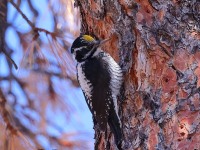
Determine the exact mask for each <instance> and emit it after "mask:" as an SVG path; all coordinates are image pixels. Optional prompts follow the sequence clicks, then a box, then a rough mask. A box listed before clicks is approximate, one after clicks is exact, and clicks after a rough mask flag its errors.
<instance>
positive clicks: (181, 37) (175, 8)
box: [75, 0, 200, 150]
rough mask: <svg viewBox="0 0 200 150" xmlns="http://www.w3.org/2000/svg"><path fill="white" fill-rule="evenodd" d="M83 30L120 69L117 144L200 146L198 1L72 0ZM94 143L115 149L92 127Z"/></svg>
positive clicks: (151, 148) (108, 138)
mask: <svg viewBox="0 0 200 150" xmlns="http://www.w3.org/2000/svg"><path fill="white" fill-rule="evenodd" d="M75 6H76V7H78V8H79V9H80V14H81V19H82V26H81V32H82V33H85V34H90V35H93V36H95V37H97V38H100V39H105V38H111V40H110V41H109V42H108V43H107V44H105V46H104V47H103V49H104V50H105V51H107V52H109V53H110V54H111V55H112V56H113V57H114V58H115V60H116V61H118V62H119V64H120V66H121V67H122V69H123V71H124V78H125V83H124V95H122V96H121V97H120V98H119V103H120V108H121V109H120V116H121V120H122V124H123V134H124V142H123V145H122V149H129V150H134V149H149V150H154V149H158V150H163V149H173V150H177V149H179V150H181V149H182V150H185V149H190V150H193V149H200V144H199V143H200V111H199V110H200V95H199V94H200V87H199V86H200V80H199V77H200V67H199V66H200V1H199V0H133V1H131V0H118V1H117V0H116V1H115V0H114V1H112V0H107V1H106V0H76V1H75ZM95 140H96V142H95V149H100V150H101V149H105V148H106V149H113V150H115V149H117V147H116V145H115V142H114V138H113V135H112V133H111V132H110V131H109V129H108V131H107V132H106V133H105V134H100V133H99V132H98V131H95Z"/></svg>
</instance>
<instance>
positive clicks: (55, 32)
mask: <svg viewBox="0 0 200 150" xmlns="http://www.w3.org/2000/svg"><path fill="white" fill-rule="evenodd" d="M0 7H1V9H0V19H1V20H0V26H1V33H0V34H1V40H0V41H1V49H2V51H1V53H0V103H1V104H0V114H1V115H0V149H15V150H16V149H20V150H22V149H45V150H47V149H48V150H52V149H59V150H62V149H75V150H76V149H77V150H78V149H80V150H82V149H93V143H94V140H93V138H94V131H93V123H92V116H91V114H90V112H89V110H88V108H87V106H86V103H85V99H84V97H83V94H82V91H81V89H80V87H79V85H78V83H77V80H76V62H75V61H74V59H73V58H72V56H71V54H70V46H71V44H72V42H73V40H74V39H75V38H76V37H77V36H78V35H79V29H80V16H79V12H78V9H77V8H74V1H73V0H40V1H36V0H15V1H10V2H7V0H3V1H1V2H0ZM2 43H3V44H2ZM6 55H7V56H6ZM12 61H13V62H12ZM16 68H18V69H16Z"/></svg>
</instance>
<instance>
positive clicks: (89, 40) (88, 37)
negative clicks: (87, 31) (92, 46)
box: [83, 35, 95, 42]
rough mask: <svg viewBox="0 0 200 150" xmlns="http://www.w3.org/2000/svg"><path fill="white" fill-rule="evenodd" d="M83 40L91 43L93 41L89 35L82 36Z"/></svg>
mask: <svg viewBox="0 0 200 150" xmlns="http://www.w3.org/2000/svg"><path fill="white" fill-rule="evenodd" d="M83 39H84V40H85V41H87V42H92V41H94V40H95V39H94V38H93V37H91V36H90V35H83Z"/></svg>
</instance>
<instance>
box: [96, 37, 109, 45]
mask: <svg viewBox="0 0 200 150" xmlns="http://www.w3.org/2000/svg"><path fill="white" fill-rule="evenodd" d="M109 40H110V38H109V39H105V40H100V42H99V46H101V45H103V44H104V43H106V42H108V41H109Z"/></svg>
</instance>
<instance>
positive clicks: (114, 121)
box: [108, 111, 123, 149]
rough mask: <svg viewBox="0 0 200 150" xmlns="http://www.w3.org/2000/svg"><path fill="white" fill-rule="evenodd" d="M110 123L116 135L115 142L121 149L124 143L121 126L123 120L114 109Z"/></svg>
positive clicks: (109, 119)
mask: <svg viewBox="0 0 200 150" xmlns="http://www.w3.org/2000/svg"><path fill="white" fill-rule="evenodd" d="M108 124H109V126H110V129H111V131H112V133H113V134H114V137H115V143H116V145H117V147H118V149H121V144H122V138H123V137H122V136H123V135H122V128H121V121H120V119H119V117H118V115H117V114H116V113H115V112H114V111H113V112H112V113H111V114H110V116H109V118H108Z"/></svg>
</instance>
